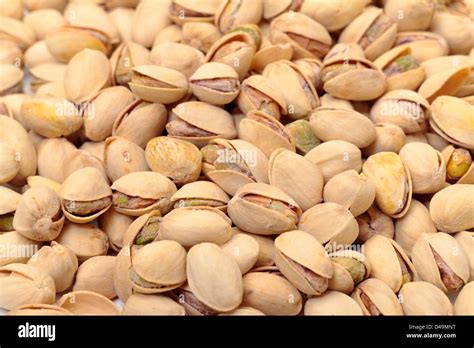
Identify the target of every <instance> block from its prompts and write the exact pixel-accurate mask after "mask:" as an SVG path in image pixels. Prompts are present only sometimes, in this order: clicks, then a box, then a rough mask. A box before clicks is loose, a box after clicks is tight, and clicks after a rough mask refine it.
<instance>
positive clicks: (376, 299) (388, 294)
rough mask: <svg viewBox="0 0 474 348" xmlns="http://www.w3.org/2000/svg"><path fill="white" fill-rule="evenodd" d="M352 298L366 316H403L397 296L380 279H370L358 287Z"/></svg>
mask: <svg viewBox="0 0 474 348" xmlns="http://www.w3.org/2000/svg"><path fill="white" fill-rule="evenodd" d="M351 296H352V298H353V299H354V300H355V301H356V302H357V303H358V304H359V306H360V307H361V308H362V312H363V313H364V315H372V316H386V315H403V308H402V306H401V304H400V303H399V301H398V298H397V296H396V295H395V293H394V292H393V291H392V289H390V287H389V286H388V285H387V284H385V283H384V282H383V281H381V280H379V279H376V278H370V279H367V280H365V281H363V282H362V283H360V284H359V285H357V287H356V289H355V290H354V292H353V293H352V295H351Z"/></svg>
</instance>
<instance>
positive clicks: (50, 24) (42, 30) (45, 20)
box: [23, 9, 66, 40]
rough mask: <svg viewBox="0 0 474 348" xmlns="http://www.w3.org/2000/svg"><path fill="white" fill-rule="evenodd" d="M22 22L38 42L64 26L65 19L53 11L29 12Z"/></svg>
mask: <svg viewBox="0 0 474 348" xmlns="http://www.w3.org/2000/svg"><path fill="white" fill-rule="evenodd" d="M23 22H24V23H25V24H26V25H28V26H29V27H30V28H31V29H32V30H33V32H34V33H35V36H36V39H38V40H43V39H44V38H45V37H46V36H47V35H48V34H49V33H51V32H53V31H56V30H59V29H60V28H61V27H63V26H65V25H66V19H64V17H63V15H62V14H61V13H60V12H59V11H57V10H54V9H41V10H37V11H32V12H29V13H28V14H27V15H25V17H24V18H23Z"/></svg>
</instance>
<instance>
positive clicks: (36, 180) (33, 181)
mask: <svg viewBox="0 0 474 348" xmlns="http://www.w3.org/2000/svg"><path fill="white" fill-rule="evenodd" d="M41 186H46V187H49V188H50V189H52V190H53V191H54V192H56V193H57V194H58V195H59V191H60V189H61V184H60V183H58V182H56V181H54V180H51V179H48V178H45V177H42V176H40V175H32V176H29V177H28V178H26V185H25V186H23V189H22V191H23V192H26V191H27V190H29V189H30V188H35V187H41Z"/></svg>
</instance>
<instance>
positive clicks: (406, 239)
mask: <svg viewBox="0 0 474 348" xmlns="http://www.w3.org/2000/svg"><path fill="white" fill-rule="evenodd" d="M436 232H437V231H436V227H435V225H434V223H433V220H431V217H430V212H429V211H428V208H426V207H425V205H424V204H422V203H420V202H419V201H417V200H416V199H413V200H412V201H411V204H410V208H409V209H408V211H407V213H406V214H405V216H404V217H402V218H399V219H396V221H395V238H394V239H395V241H396V242H397V244H398V245H400V246H401V247H402V248H403V250H404V251H405V253H406V254H407V255H408V256H409V257H411V250H412V248H413V245H414V244H415V242H416V240H417V239H418V237H419V236H420V235H421V234H422V233H436Z"/></svg>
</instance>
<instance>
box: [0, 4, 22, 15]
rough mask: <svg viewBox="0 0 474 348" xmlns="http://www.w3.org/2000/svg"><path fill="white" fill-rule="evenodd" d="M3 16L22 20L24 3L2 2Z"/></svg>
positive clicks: (1, 11)
mask: <svg viewBox="0 0 474 348" xmlns="http://www.w3.org/2000/svg"><path fill="white" fill-rule="evenodd" d="M1 4H2V9H1V10H0V15H1V16H6V17H12V18H18V19H20V18H21V16H22V15H23V3H22V1H21V0H6V1H5V0H2V1H1Z"/></svg>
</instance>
